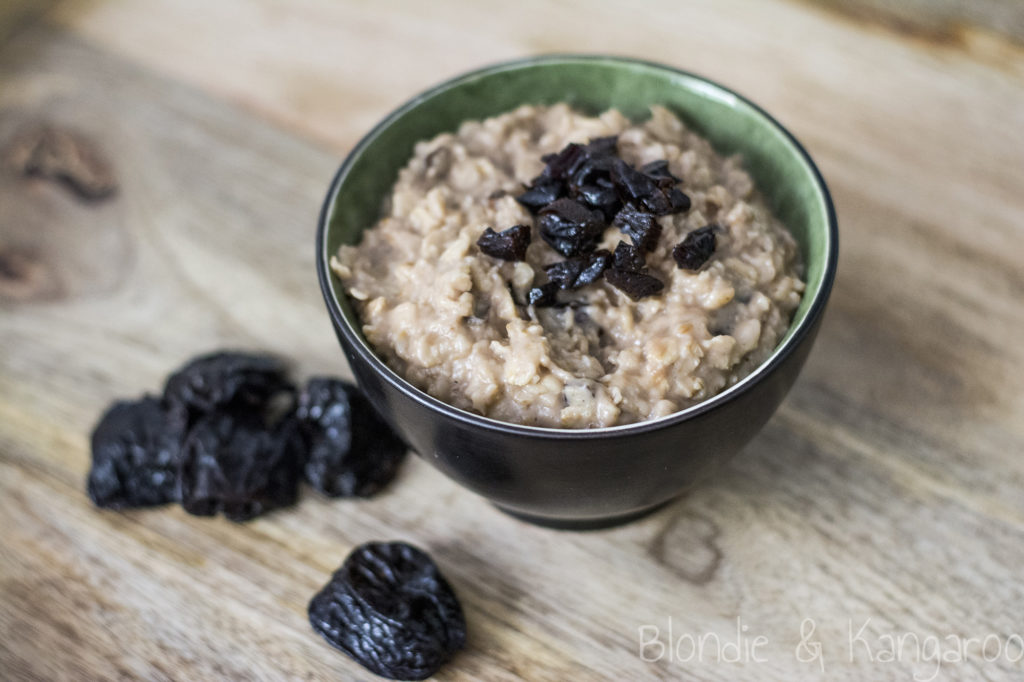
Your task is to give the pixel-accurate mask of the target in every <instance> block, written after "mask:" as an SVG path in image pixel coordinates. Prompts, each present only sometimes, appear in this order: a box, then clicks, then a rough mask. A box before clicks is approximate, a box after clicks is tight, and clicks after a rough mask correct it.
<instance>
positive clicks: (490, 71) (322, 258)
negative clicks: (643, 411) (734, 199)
mask: <svg viewBox="0 0 1024 682" xmlns="http://www.w3.org/2000/svg"><path fill="white" fill-rule="evenodd" d="M586 62H611V63H621V64H627V65H629V64H632V65H637V66H643V67H648V68H653V69H657V70H663V71H667V72H669V73H671V74H674V75H677V76H683V77H685V78H687V79H691V80H695V81H698V82H700V83H702V84H703V85H705V86H707V88H708V89H707V90H704V92H703V93H702V94H703V96H708V97H713V96H718V97H722V96H725V97H728V98H735V100H737V101H739V102H741V103H743V104H744V105H745V106H747V107H750V109H752V110H753V111H754V113H756V114H757V115H759V116H761V117H762V118H764V119H765V121H766V122H767V123H768V124H769V125H770V126H773V127H774V128H775V129H776V130H777V132H779V133H780V134H781V135H782V136H783V138H784V139H785V140H786V141H788V142H789V143H790V144H791V145H792V146H793V148H794V149H795V150H796V152H797V153H798V155H799V157H800V159H801V160H802V161H803V163H804V164H805V165H806V167H807V169H808V170H809V171H810V172H811V176H812V178H813V181H814V184H815V186H816V189H817V191H818V193H819V195H820V198H821V201H822V202H823V203H824V207H825V213H826V218H827V230H826V235H825V239H826V262H825V264H824V268H823V270H822V279H821V286H820V287H818V289H817V291H816V292H815V295H814V298H813V299H812V301H811V304H810V306H809V307H808V309H807V312H806V314H805V315H804V317H803V319H802V320H800V321H799V322H798V323H797V325H796V327H795V328H794V327H792V326H791V327H790V328H789V329H787V335H786V336H785V337H784V340H783V342H782V343H781V344H779V345H778V346H776V347H775V349H774V350H773V351H772V354H771V355H770V356H768V358H767V359H766V360H765V361H764V362H762V363H761V364H760V365H758V367H757V368H756V369H754V370H753V371H752V372H751V373H750V374H748V375H747V376H745V377H744V378H743V379H741V380H739V381H738V382H736V383H735V384H733V385H732V386H730V387H729V388H727V389H726V390H724V391H722V392H720V393H717V394H715V395H713V396H711V397H710V398H708V399H706V400H702V401H701V402H699V403H697V404H695V405H691V406H690V407H687V408H685V409H682V410H679V411H677V412H673V413H672V414H668V415H665V416H664V417H657V418H655V419H647V420H644V421H640V422H634V423H631V424H618V425H615V426H602V427H596V428H586V429H566V428H558V427H549V426H532V425H529V424H517V423H514V422H505V421H501V420H498V419H494V418H491V417H485V416H483V415H479V414H476V413H473V412H470V411H468V410H464V409H462V408H459V407H455V406H454V405H450V404H448V403H446V402H444V401H442V400H440V399H438V398H435V397H434V396H432V395H430V394H429V393H427V392H426V391H424V390H422V389H420V388H417V387H416V386H414V385H413V384H412V383H411V382H409V381H408V380H406V379H405V378H404V377H402V376H400V375H399V374H398V373H397V372H395V371H394V370H393V369H391V368H390V367H388V365H387V364H386V363H385V362H384V361H383V360H382V359H381V358H380V357H378V355H377V354H376V352H375V351H374V350H373V349H372V348H371V347H370V346H369V343H368V342H367V341H366V340H365V339H363V337H362V335H361V334H360V333H359V332H358V330H356V329H354V328H353V326H352V325H351V324H350V323H349V320H348V319H347V318H346V317H345V315H344V313H343V312H342V310H341V306H340V305H339V303H338V301H337V299H336V298H335V296H334V294H333V290H332V286H331V277H332V276H333V275H332V271H331V268H330V258H331V256H332V255H333V254H330V253H327V231H328V228H329V225H330V222H331V217H332V215H333V208H334V203H335V198H336V197H337V194H338V191H339V189H340V187H341V185H342V184H343V183H344V181H345V180H346V178H347V177H348V174H349V171H350V170H351V168H352V166H353V165H354V163H355V160H356V159H357V158H358V157H360V155H361V154H362V152H363V151H364V150H365V149H366V148H367V147H368V146H369V145H370V144H371V143H372V142H373V141H374V140H375V139H376V138H377V136H378V135H379V134H380V132H381V131H383V130H384V129H386V128H387V127H388V126H390V125H391V124H392V123H393V122H394V121H396V120H397V119H399V118H401V117H402V116H404V115H405V114H406V113H408V112H409V111H410V110H412V109H415V108H416V107H417V106H419V105H420V104H421V103H422V102H424V101H425V100H428V99H430V98H432V97H434V96H436V95H438V94H441V93H443V92H445V91H446V90H449V89H450V88H452V87H455V86H457V85H461V84H463V83H465V82H467V81H472V80H475V79H479V78H482V77H485V76H491V75H494V74H497V73H501V72H503V71H507V70H511V69H518V68H521V67H526V66H533V65H538V64H559V63H586ZM716 91H717V92H716ZM838 255H839V228H838V223H837V218H836V211H835V206H834V204H833V202H832V195H831V193H830V192H829V190H828V186H827V185H826V184H825V179H824V178H823V177H822V175H821V172H820V171H819V170H818V167H817V166H816V165H815V163H814V161H813V160H812V159H811V156H810V154H808V153H807V150H806V149H805V148H804V146H803V145H802V144H800V142H799V141H798V140H797V139H796V137H795V136H794V135H793V134H792V133H791V132H789V130H787V129H786V128H785V126H783V125H782V124H781V123H779V122H778V121H777V120H776V119H775V117H773V116H772V115H771V114H769V113H768V112H767V111H765V110H764V109H762V108H761V107H760V106H758V105H757V104H755V103H754V102H752V101H751V100H749V99H748V98H746V97H744V96H743V95H741V94H739V93H737V92H735V91H734V90H732V89H731V88H728V87H726V86H724V85H722V84H720V83H718V82H716V81H714V80H711V79H710V78H706V77H704V76H701V75H699V74H696V73H693V72H691V71H686V70H683V69H678V68H675V67H672V66H668V65H666V64H661V63H659V62H654V61H650V60H645V59H637V58H633V57H622V56H616V55H604V54H572V53H555V54H544V55H536V56H531V57H522V58H517V59H510V60H505V61H501V62H497V63H494V64H490V65H488V66H483V67H480V68H477V69H473V70H470V71H467V72H464V73H461V74H459V75H456V76H453V77H451V78H448V79H446V80H444V81H442V82H440V83H438V84H437V85H434V86H432V87H430V88H428V89H426V90H424V91H422V92H420V93H419V94H417V95H415V96H414V97H412V98H410V99H409V100H407V101H406V102H404V103H403V104H401V105H399V106H398V107H397V108H395V109H394V110H392V111H391V112H390V113H389V114H387V115H386V116H385V117H384V118H383V119H381V120H380V122H378V123H377V124H376V125H375V126H374V127H373V128H372V129H371V130H370V131H369V132H368V133H366V134H365V135H364V136H363V137H362V138H361V139H360V140H359V142H357V143H356V145H355V146H354V147H353V148H352V150H351V151H350V152H349V153H348V155H347V156H346V157H345V159H344V161H342V163H341V165H340V166H339V168H338V170H337V172H336V173H335V175H334V179H333V180H332V181H331V184H330V187H329V188H328V190H327V196H326V198H325V199H324V203H323V205H322V207H321V209H320V215H319V218H318V221H317V233H316V267H317V277H318V280H319V283H320V290H321V293H322V294H323V297H324V302H325V303H326V304H327V310H328V312H329V314H330V316H331V319H332V321H333V323H334V327H335V329H336V330H340V331H341V333H342V334H343V335H344V337H345V339H346V340H347V341H348V342H349V345H350V347H351V348H352V349H353V352H354V353H355V354H356V355H358V356H359V358H360V359H361V360H362V361H363V362H365V363H367V364H368V365H369V366H370V367H371V368H372V369H373V370H374V371H375V372H376V373H377V374H378V375H380V376H381V377H382V378H383V379H384V380H385V381H387V382H388V383H389V384H391V386H392V387H393V388H395V389H397V390H398V391H400V392H401V393H403V394H404V395H405V396H406V397H408V398H411V399H412V400H414V401H415V402H417V403H420V404H423V405H425V406H426V407H428V408H430V409H432V410H434V411H436V412H440V413H442V414H443V415H444V416H446V417H448V418H450V419H453V420H456V421H459V422H462V423H464V424H466V425H469V426H474V427H478V428H484V429H488V430H491V431H498V432H502V433H506V434H510V435H519V436H531V437H537V438H555V439H564V438H569V439H584V440H589V439H592V438H608V437H623V436H627V435H633V434H640V433H646V432H650V431H656V430H660V429H663V428H666V427H669V426H672V425H674V424H678V423H680V422H685V421H689V420H691V419H694V418H695V417H698V416H700V415H702V414H704V413H706V412H709V411H711V410H714V409H716V408H718V407H719V406H721V405H723V404H725V403H728V402H731V401H732V400H735V399H737V398H739V397H740V396H741V395H743V394H745V393H746V392H747V391H750V390H752V389H753V388H754V387H755V386H756V385H757V384H758V383H759V382H760V381H761V379H763V378H764V377H766V376H767V375H769V374H771V373H772V372H773V371H775V369H776V368H777V367H778V366H779V365H781V364H782V363H783V362H784V361H785V360H786V359H787V358H788V357H789V356H790V355H791V354H792V353H793V352H794V351H795V350H796V348H797V347H799V346H800V345H801V344H802V342H803V341H804V339H805V338H806V337H807V336H808V334H810V333H811V330H812V329H814V327H815V324H816V323H817V322H818V320H819V318H820V317H821V315H822V313H823V312H824V308H825V305H826V303H827V301H828V298H829V294H830V293H831V291H832V286H833V283H834V282H835V276H836V269H837V264H838Z"/></svg>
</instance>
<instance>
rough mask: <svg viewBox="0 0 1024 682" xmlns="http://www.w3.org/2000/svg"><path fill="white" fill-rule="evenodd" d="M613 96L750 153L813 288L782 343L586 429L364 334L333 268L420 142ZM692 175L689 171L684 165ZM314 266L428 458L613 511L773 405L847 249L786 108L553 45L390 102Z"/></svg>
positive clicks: (493, 496)
mask: <svg viewBox="0 0 1024 682" xmlns="http://www.w3.org/2000/svg"><path fill="white" fill-rule="evenodd" d="M556 102H567V103H569V104H570V105H571V106H573V107H576V108H578V109H581V110H583V111H585V112H588V113H593V114H596V113H599V112H601V111H604V110H606V109H608V108H611V107H616V108H618V109H619V110H620V111H622V112H623V113H624V114H626V115H627V116H629V117H631V118H634V119H640V118H643V117H644V116H645V115H646V113H647V110H648V107H649V106H650V105H653V104H661V105H664V106H666V107H667V108H669V109H670V110H672V111H673V112H674V113H676V114H677V115H679V116H680V118H681V119H682V120H683V121H684V122H685V123H686V124H687V125H688V126H689V127H691V128H692V129H694V130H696V131H697V132H699V133H700V134H702V135H704V136H705V137H707V138H708V139H709V140H710V141H711V142H712V144H713V145H714V146H715V148H716V150H717V151H718V152H720V153H726V154H732V153H737V152H738V153H740V154H742V155H743V157H744V160H745V163H746V166H747V168H748V170H749V171H750V172H751V174H752V175H753V177H754V179H755V182H756V183H757V186H758V188H759V189H760V190H761V192H762V193H763V194H764V195H765V197H766V199H767V200H768V202H769V204H770V205H771V207H772V209H773V211H774V212H775V213H776V215H777V216H778V217H779V218H780V219H781V220H782V222H783V224H785V225H786V226H787V228H788V229H789V230H790V232H792V233H793V235H794V237H795V238H796V240H797V242H798V243H799V245H800V248H801V252H802V256H803V259H804V262H805V278H806V280H807V290H806V292H805V294H804V299H803V302H802V303H801V305H800V307H799V309H798V310H797V312H796V314H795V316H794V319H793V322H792V324H791V326H790V329H789V331H788V333H787V334H786V336H785V337H784V339H783V340H782V341H781V342H780V343H779V345H778V346H777V347H776V349H775V351H774V353H773V354H772V355H771V357H770V358H769V359H768V360H767V361H766V362H765V363H764V364H762V365H761V366H760V367H759V368H758V369H756V370H755V371H754V372H753V373H752V374H751V375H750V376H748V377H746V378H745V379H743V380H741V381H740V382H738V383H737V384H736V385H734V386H732V387H731V388H729V389H728V390H726V391H724V392H722V393H720V394H718V395H717V396H714V397H712V398H710V399H708V400H706V401H704V402H702V403H699V404H697V405H695V406H693V407H690V408H688V409H685V410H683V411H681V412H677V413H675V414H672V415H669V416H666V417H662V418H659V419H655V420H651V421H646V422H640V423H637V424H629V425H624V426H615V427H606V428H599V429H587V430H568V429H552V428H541V427H534V426H522V425H517V424H511V423H506V422H500V421H496V420H493V419H489V418H486V417H481V416H480V415H476V414H472V413H470V412H467V411H464V410H461V409H458V408H455V407H452V406H451V405H448V404H446V403H443V402H441V401H440V400H437V399H435V398H433V397H431V396H429V395H427V394H426V393H424V392H423V391H421V390H419V389H418V388H416V387H415V386H413V385H412V384H410V383H409V382H407V381H406V380H405V379H403V378H402V377H400V376H399V375H398V374H397V373H395V372H394V371H393V370H391V369H390V368H389V367H388V366H387V365H386V364H385V363H384V362H383V361H382V360H381V359H380V358H379V357H378V356H377V355H376V354H375V353H374V351H373V349H372V348H371V347H370V346H369V344H368V343H367V341H366V339H365V338H364V337H363V334H362V331H361V327H360V323H359V320H358V317H357V315H356V313H355V310H354V308H353V306H352V304H351V302H350V301H349V299H348V297H347V296H346V294H345V291H344V288H343V286H342V284H341V282H340V281H339V280H338V279H337V277H335V276H334V275H333V274H332V272H331V269H330V264H329V261H330V257H331V255H333V254H334V253H336V252H337V250H338V248H339V246H340V245H342V244H355V243H358V241H359V237H360V234H361V232H362V230H364V229H366V228H368V227H370V226H371V225H373V224H374V223H375V222H376V220H377V218H378V217H379V215H380V211H381V207H382V204H383V201H384V199H385V197H386V196H387V194H388V192H389V191H390V188H391V186H392V185H393V184H394V182H395V180H396V178H397V174H398V171H399V169H400V168H401V167H402V166H403V165H404V164H405V163H406V162H407V161H408V159H409V158H410V157H411V156H412V152H413V145H414V144H415V143H416V142H418V141H420V140H425V139H429V138H431V137H434V136H435V135H437V134H439V133H441V132H445V131H453V130H455V129H456V128H457V127H458V125H459V123H461V122H462V121H465V120H471V119H481V118H486V117H488V116H494V115H497V114H500V113H503V112H505V111H508V110H511V109H513V108H515V107H517V106H519V105H522V104H553V103H556ZM684 182H685V178H684ZM316 249H317V252H316V261H317V270H318V273H319V278H320V286H321V289H322V291H323V295H324V299H325V301H326V303H327V309H328V311H329V313H330V317H331V322H332V324H333V325H334V329H335V331H336V333H337V336H338V340H339V342H340V343H341V347H342V349H343V350H344V352H345V355H346V357H347V358H348V362H349V365H350V366H351V368H352V372H353V374H354V375H355V377H356V380H357V381H358V382H359V385H360V386H361V387H362V389H363V390H364V391H365V392H366V394H367V396H368V397H369V399H370V400H371V401H372V402H373V404H374V405H375V406H376V407H377V409H378V410H379V411H380V412H381V414H382V415H383V416H384V417H385V418H386V419H387V420H388V421H389V422H390V423H391V424H392V425H393V426H394V428H395V429H396V430H397V431H398V432H399V433H400V434H401V435H402V436H403V438H405V440H406V442H407V443H408V444H409V445H410V446H411V447H412V449H413V450H415V451H416V452H417V453H418V454H419V455H420V456H421V457H422V458H423V459H425V460H426V461H428V462H430V463H431V464H432V465H434V466H435V467H437V468H438V469H440V470H441V471H442V472H444V473H445V474H446V475H448V476H449V477H451V478H452V479H454V480H455V481H457V482H458V483H460V484H461V485H463V486H464V487H466V488H468V489H469V490H471V491H473V492H475V493H477V494H479V495H482V496H484V497H486V498H487V499H489V500H491V501H492V502H494V503H495V504H496V505H498V506H499V507H500V508H502V509H504V510H506V511H508V512H510V513H513V514H516V515H518V516H520V517H523V518H526V519H527V520H530V521H533V522H537V523H542V524H547V525H554V526H563V527H593V526H602V525H610V524H613V523H617V522H620V521H622V520H626V519H629V518H633V517H635V516H638V515H640V514H642V513H644V512H646V511H649V510H651V509H654V508H656V507H657V506H659V505H660V504H662V503H664V502H666V501H668V500H670V499H672V498H674V497H676V496H677V495H679V494H680V493H682V492H684V491H686V490H687V489H688V488H690V487H692V486H693V485H694V484H695V483H697V482H698V481H700V480H701V479H702V478H704V477H705V476H707V475H708V474H709V473H711V472H712V471H713V470H714V469H716V468H717V467H719V466H721V465H722V464H723V463H724V462H726V461H727V460H728V459H729V458H731V457H732V456H733V455H734V454H736V453H737V452H738V451H739V450H740V449H741V448H742V447H743V446H744V445H745V444H746V443H747V442H749V441H750V439H751V438H753V437H754V435H755V434H756V433H757V432H758V431H759V430H760V429H761V427H762V426H763V425H764V424H765V422H766V421H767V420H768V419H769V417H771V415H772V414H773V413H774V412H775V410H776V408H777V407H778V406H779V403H780V402H781V401H782V399H783V398H784V397H785V395H786V393H787V392H788V391H789V389H790V387H791V386H792V385H793V382H794V381H795V380H796V377H797V375H798V374H799V372H800V369H801V368H802V366H803V364H804V361H805V359H806V358H807V355H808V353H809V351H810V349H811V346H812V345H813V343H814V338H815V335H816V333H817V330H818V326H819V325H820V322H821V317H822V313H823V312H824V309H825V305H826V302H827V300H828V296H829V292H830V290H831V287H832V282H833V280H834V277H835V270H836V260H837V255H838V232H837V226H836V218H835V211H834V209H833V206H832V201H831V198H830V196H829V193H828V189H827V188H826V186H825V182H824V180H823V179H822V177H821V175H820V173H819V172H818V170H817V168H816V167H815V166H814V163H813V162H812V161H811V159H810V157H809V156H808V154H807V152H806V151H805V150H804V149H803V147H801V146H800V144H799V143H798V142H797V141H796V140H795V139H794V138H793V136H792V135H790V134H789V133H788V132H787V131H786V130H785V129H784V128H783V127H782V126H781V125H780V124H779V123H778V122H776V121H775V120H774V119H773V118H771V116H769V115H768V114H767V113H765V112H764V111H763V110H761V109H760V108H759V107H757V106H756V105H754V104H753V103H751V102H750V101H748V100H746V99H744V98H743V97H741V96H739V95H737V94H736V93H734V92H732V91H730V90H728V89H727V88H724V87H722V86H721V85H718V84H716V83H713V82H711V81H709V80H707V79H705V78H701V77H699V76H695V75H693V74H690V73H686V72H683V71H679V70H677V69H673V68H670V67H667V66H663V65H659V64H652V63H649V62H643V61H637V60H631V59H625V58H620V57H606V56H583V55H556V56H546V57H535V58H530V59H524V60H518V61H514V62H507V63H503V64H498V65H495V66H491V67H487V68H484V69H480V70H477V71H473V72H471V73H468V74H465V75H462V76H459V77H457V78H454V79H452V80H449V81H446V82H445V83H442V84H441V85H438V86H436V87H434V88H432V89H431V90H428V91H427V92H424V93H423V94H421V95H419V96H417V97H415V98H413V99H412V100H410V101H409V102H407V103H406V104H404V105H402V106H401V107H399V108H398V109H397V110H395V111H394V112H392V113H391V114H390V115H388V116H387V117H386V118H385V119H384V120H383V121H381V122H380V123H379V124H378V125H377V126H376V127H375V128H374V129H373V130H372V131H371V132H370V133H369V134H367V135H366V137H364V138H363V140H362V141H360V142H359V144H357V145H356V147H355V148H354V149H353V151H352V152H351V154H350V155H349V156H348V158H347V159H346V160H345V161H344V163H343V164H342V165H341V168H340V169H339V170H338V173H337V175H336V176H335V178H334V181H333V182H332V183H331V186H330V190H329V191H328V194H327V198H326V200H325V202H324V206H323V210H322V212H321V215H320V221H319V228H318V231H317V242H316Z"/></svg>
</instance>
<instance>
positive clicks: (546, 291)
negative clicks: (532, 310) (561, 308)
mask: <svg viewBox="0 0 1024 682" xmlns="http://www.w3.org/2000/svg"><path fill="white" fill-rule="evenodd" d="M557 294H558V285H557V284H555V283H554V282H544V284H541V285H540V286H536V287H533V288H532V289H530V291H529V292H527V294H526V302H527V303H529V304H530V305H533V306H537V307H544V306H550V305H554V304H555V302H556V301H557V300H558V299H557V296H556V295H557Z"/></svg>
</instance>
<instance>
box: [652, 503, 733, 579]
mask: <svg viewBox="0 0 1024 682" xmlns="http://www.w3.org/2000/svg"><path fill="white" fill-rule="evenodd" d="M720 533H721V531H720V530H719V528H718V525H717V524H715V522H714V521H712V520H711V519H709V518H707V517H704V516H701V515H700V514H696V513H694V512H688V511H683V512H680V513H679V514H677V515H676V516H674V517H672V518H670V519H669V520H668V521H667V522H666V523H665V525H664V526H663V527H662V529H661V530H660V531H658V534H657V535H655V536H654V539H653V540H652V541H651V544H650V546H649V547H648V550H647V551H648V554H650V555H651V556H652V557H653V558H654V559H655V560H657V561H658V563H660V564H662V565H663V566H665V568H667V569H669V570H670V571H672V572H673V573H675V574H676V575H678V576H679V577H680V578H682V579H683V580H685V581H687V582H689V583H693V584H694V585H704V584H706V583H708V582H710V581H711V580H712V579H713V578H714V577H715V573H717V572H718V567H719V565H721V563H722V550H721V549H720V548H719V547H718V544H717V540H718V536H719V535H720Z"/></svg>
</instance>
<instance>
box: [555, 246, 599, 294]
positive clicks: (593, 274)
mask: <svg viewBox="0 0 1024 682" xmlns="http://www.w3.org/2000/svg"><path fill="white" fill-rule="evenodd" d="M611 261H612V255H611V254H610V253H608V252H607V251H605V250H604V249H600V250H598V251H594V252H593V253H588V254H583V255H581V256H574V257H573V258H567V259H565V260H563V261H559V262H557V263H552V264H551V265H548V266H547V267H545V268H544V272H545V274H547V276H548V280H550V281H551V282H554V283H555V284H556V285H557V286H558V288H559V289H579V288H580V287H582V286H586V285H587V284H591V283H593V282H596V281H597V280H598V279H599V278H600V277H601V275H602V274H604V271H605V270H607V269H608V266H609V265H611Z"/></svg>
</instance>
